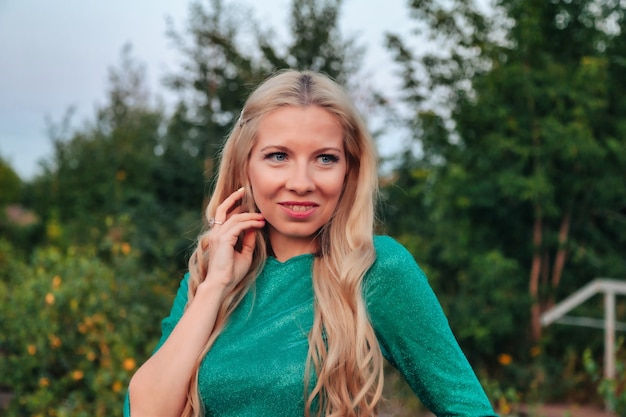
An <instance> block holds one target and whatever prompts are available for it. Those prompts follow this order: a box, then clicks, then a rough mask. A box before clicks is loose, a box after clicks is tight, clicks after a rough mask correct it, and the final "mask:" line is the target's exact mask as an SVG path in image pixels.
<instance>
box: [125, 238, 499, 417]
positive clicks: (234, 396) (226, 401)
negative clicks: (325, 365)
mask: <svg viewBox="0 0 626 417" xmlns="http://www.w3.org/2000/svg"><path fill="white" fill-rule="evenodd" d="M374 244H375V247H376V253H377V260H376V262H375V263H374V265H373V266H372V268H371V269H370V270H369V271H368V273H367V275H366V277H365V281H364V296H365V300H366V304H367V307H368V311H369V314H370V318H371V321H372V324H373V326H374V330H375V331H376V335H377V337H378V340H379V342H380V344H381V348H382V350H383V354H384V355H385V357H386V358H387V359H388V360H389V361H390V362H391V363H392V364H393V365H394V366H396V367H397V368H398V369H399V370H400V372H401V373H402V375H403V376H404V378H405V379H406V380H407V382H408V383H409V385H410V386H411V388H412V389H413V391H414V392H415V393H416V394H417V395H418V396H419V398H420V399H421V401H422V402H423V403H424V404H425V405H426V406H427V407H428V408H429V409H430V410H431V411H432V412H433V413H434V414H435V415H437V416H465V417H478V416H496V414H495V413H494V412H493V410H492V408H491V405H490V404H489V401H488V400H487V397H486V395H485V393H484V392H483V390H482V388H481V386H480V384H479V382H478V380H477V379H476V376H475V374H474V372H473V370H472V368H471V367H470V365H469V364H468V362H467V360H466V358H465V356H464V355H463V353H462V352H461V350H460V348H459V346H458V344H457V343H456V340H455V338H454V336H453V334H452V332H451V331H450V328H449V326H448V321H447V319H446V317H445V316H444V314H443V311H442V309H441V306H440V305H439V302H438V301H437V298H436V297H435V295H434V293H433V291H432V290H431V288H430V286H429V284H428V282H427V280H426V277H425V276H424V273H423V272H422V271H421V269H420V268H419V266H418V265H417V264H416V263H415V260H414V259H413V257H412V256H411V254H410V253H409V252H408V251H407V250H406V249H405V248H404V247H402V246H401V245H400V244H399V243H397V242H396V241H394V240H393V239H391V238H389V237H385V236H377V237H375V239H374ZM312 263H313V256H312V255H300V256H297V257H294V258H292V259H289V260H288V261H286V262H284V263H281V262H278V261H277V260H276V259H274V258H269V259H268V261H267V263H266V265H265V267H264V269H263V271H262V273H261V274H260V275H259V277H258V278H257V281H256V285H255V287H254V291H251V292H250V293H249V294H247V295H246V297H245V298H244V300H243V301H242V303H241V304H240V306H239V307H238V308H237V309H236V310H235V311H234V312H233V314H232V316H231V318H230V320H229V323H228V325H227V326H226V327H225V329H224V331H223V332H222V334H221V335H220V336H219V337H218V339H217V340H216V342H215V344H214V345H213V347H212V348H211V350H210V351H209V353H208V354H207V356H206V357H205V359H204V361H203V362H202V364H201V368H200V375H199V389H200V394H201V397H202V399H203V402H204V404H205V407H206V415H207V416H232V417H246V416H250V417H251V416H255V417H258V416H294V417H295V416H303V415H304V397H305V394H304V370H305V363H306V358H307V352H308V340H307V334H308V332H309V330H310V328H311V326H312V323H313V288H312V284H311V266H312ZM186 300H187V278H185V279H184V280H183V281H182V283H181V287H180V289H179V291H178V294H177V296H176V299H175V301H174V306H173V307H172V311H171V313H170V316H169V317H167V318H166V319H165V320H163V323H162V327H163V336H162V337H161V341H160V343H159V346H161V344H162V343H163V342H164V341H165V340H166V339H167V337H168V336H169V334H170V333H171V331H172V329H173V328H174V326H175V325H176V323H177V322H178V320H179V319H180V317H181V315H182V314H183V311H184V306H185V303H186ZM125 415H129V414H128V409H127V407H125Z"/></svg>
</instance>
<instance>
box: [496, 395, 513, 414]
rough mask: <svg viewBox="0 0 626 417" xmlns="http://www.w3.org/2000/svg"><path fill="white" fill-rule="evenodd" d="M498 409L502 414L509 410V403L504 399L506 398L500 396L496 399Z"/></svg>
mask: <svg viewBox="0 0 626 417" xmlns="http://www.w3.org/2000/svg"><path fill="white" fill-rule="evenodd" d="M498 410H499V411H500V414H502V415H507V414H509V413H510V412H511V405H510V404H509V402H508V401H507V400H506V398H504V397H500V398H499V399H498Z"/></svg>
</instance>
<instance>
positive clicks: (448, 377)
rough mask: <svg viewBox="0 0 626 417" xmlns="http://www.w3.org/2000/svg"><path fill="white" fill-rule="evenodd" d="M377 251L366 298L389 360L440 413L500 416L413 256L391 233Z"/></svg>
mask: <svg viewBox="0 0 626 417" xmlns="http://www.w3.org/2000/svg"><path fill="white" fill-rule="evenodd" d="M376 251H377V254H376V257H377V260H376V262H375V263H374V265H372V268H370V271H368V273H367V275H366V277H365V281H364V296H365V300H366V304H367V308H368V313H369V315H370V319H371V321H372V325H373V327H374V331H375V332H376V335H377V337H378V341H379V343H380V345H381V349H382V351H383V354H384V356H385V358H386V359H387V360H388V361H389V362H390V363H391V364H392V365H393V366H395V367H396V368H397V369H398V370H399V371H400V373H401V374H402V375H403V377H404V379H405V380H406V381H407V383H408V384H409V386H410V387H411V388H412V390H413V391H414V392H415V394H416V395H417V396H418V397H419V398H420V400H421V401H422V402H423V403H424V405H426V406H427V407H428V408H429V409H430V411H431V412H433V413H434V414H435V415H436V416H438V417H444V416H445V417H448V416H455V417H460V416H463V417H479V416H480V417H485V416H497V415H496V414H495V413H494V411H493V408H492V406H491V404H490V403H489V400H488V399H487V396H486V395H485V392H484V391H483V389H482V387H481V385H480V383H479V381H478V379H477V377H476V375H475V373H474V371H473V369H472V368H471V366H470V364H469V362H468V361H467V359H466V357H465V355H464V354H463V352H462V351H461V348H460V347H459V345H458V343H457V341H456V339H455V337H454V335H453V334H452V331H451V329H450V326H449V324H448V320H447V319H446V317H445V315H444V313H443V310H442V308H441V305H440V304H439V301H438V300H437V297H436V296H435V294H434V292H433V291H432V289H431V287H430V285H429V284H428V281H427V279H426V276H425V275H424V273H423V272H422V270H421V269H420V267H419V266H418V265H417V263H416V262H415V260H414V259H413V256H412V255H411V254H410V253H409V252H408V251H407V250H406V249H405V248H404V247H403V246H402V245H400V244H399V243H397V242H396V241H394V240H393V239H391V238H389V237H380V238H377V244H376Z"/></svg>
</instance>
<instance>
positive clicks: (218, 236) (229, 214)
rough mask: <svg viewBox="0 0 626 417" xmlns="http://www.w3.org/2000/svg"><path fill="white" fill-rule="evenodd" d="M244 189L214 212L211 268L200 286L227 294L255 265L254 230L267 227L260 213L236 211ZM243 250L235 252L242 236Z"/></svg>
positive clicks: (209, 246) (240, 209)
mask: <svg viewBox="0 0 626 417" xmlns="http://www.w3.org/2000/svg"><path fill="white" fill-rule="evenodd" d="M244 193H245V190H244V188H243V187H242V188H240V189H238V190H237V191H235V192H234V193H232V194H231V195H230V196H228V198H226V200H224V202H222V204H220V205H219V206H218V207H217V210H216V211H215V223H214V224H213V227H212V229H211V231H210V232H209V233H208V236H207V238H206V239H207V243H208V256H209V268H208V270H207V275H206V277H205V280H204V281H203V282H202V284H200V285H201V286H202V285H203V284H206V285H221V286H223V287H224V290H225V292H228V291H229V290H230V289H232V288H233V287H234V286H235V285H237V283H238V282H239V281H241V280H242V279H243V277H244V276H245V274H246V273H247V272H248V270H249V269H250V265H251V263H252V252H253V251H254V247H255V233H254V232H255V230H256V229H261V228H262V227H263V226H265V219H264V218H263V215H262V214H260V213H246V212H242V207H241V206H238V207H234V206H235V204H236V203H237V201H239V200H241V199H242V198H243V196H244ZM242 233H243V237H242V241H241V249H240V250H239V251H238V250H236V249H235V247H236V245H237V241H238V240H239V237H240V236H242Z"/></svg>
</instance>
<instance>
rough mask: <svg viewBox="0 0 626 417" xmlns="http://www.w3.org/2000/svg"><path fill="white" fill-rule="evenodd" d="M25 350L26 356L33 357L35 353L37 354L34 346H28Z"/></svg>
mask: <svg viewBox="0 0 626 417" xmlns="http://www.w3.org/2000/svg"><path fill="white" fill-rule="evenodd" d="M26 350H28V354H29V355H30V356H35V353H37V346H35V345H28V347H27V348H26Z"/></svg>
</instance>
